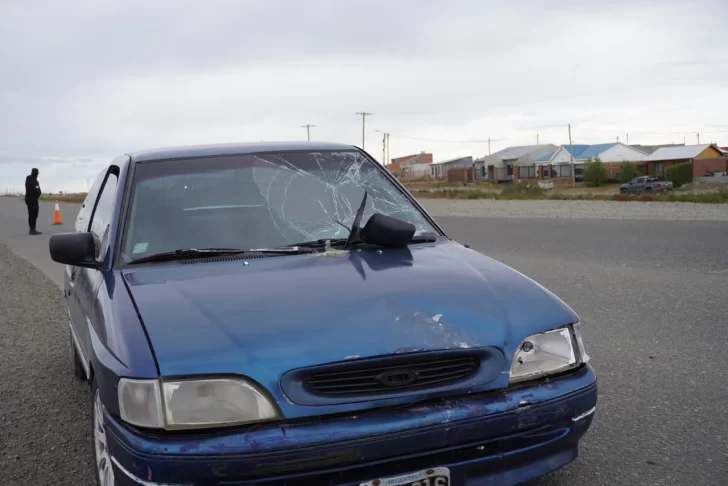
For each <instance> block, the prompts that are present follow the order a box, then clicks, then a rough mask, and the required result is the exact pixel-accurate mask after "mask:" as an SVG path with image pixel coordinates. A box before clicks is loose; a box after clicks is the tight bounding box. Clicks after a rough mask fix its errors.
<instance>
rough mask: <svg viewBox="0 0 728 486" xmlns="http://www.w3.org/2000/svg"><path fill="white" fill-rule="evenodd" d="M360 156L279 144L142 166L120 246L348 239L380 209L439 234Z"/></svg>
mask: <svg viewBox="0 0 728 486" xmlns="http://www.w3.org/2000/svg"><path fill="white" fill-rule="evenodd" d="M374 164H375V163H374V162H371V161H370V160H368V159H367V158H366V157H365V156H364V155H363V154H361V153H360V152H357V151H344V152H285V153H278V154H254V155H236V156H224V157H211V158H197V159H183V160H166V161H159V162H145V163H141V164H138V165H137V167H136V171H135V175H134V185H133V195H132V199H131V205H130V208H129V217H128V223H127V226H126V233H125V238H124V245H123V249H122V253H123V254H124V255H125V256H126V257H127V258H132V259H135V258H139V257H140V256H144V255H149V254H155V253H160V252H165V251H172V250H176V249H180V248H245V249H251V248H272V247H279V246H285V245H289V244H292V243H296V242H301V241H311V240H318V239H323V238H346V237H347V236H348V234H349V229H348V228H350V227H351V223H352V221H353V220H354V217H355V214H356V211H357V209H358V207H359V205H360V203H361V201H362V198H363V197H364V191H365V190H366V191H367V193H368V201H367V204H366V210H365V212H364V216H363V217H362V221H361V225H362V226H363V225H364V224H366V222H367V220H368V219H369V217H370V216H371V215H372V214H373V213H375V212H379V213H382V214H386V215H388V216H393V217H396V218H399V219H402V220H405V221H408V222H410V223H412V224H414V225H415V227H416V234H420V233H430V232H435V229H434V228H433V227H432V226H431V225H430V224H429V223H428V222H427V220H426V219H425V217H424V216H423V214H422V213H421V212H420V211H419V210H418V209H417V208H416V207H415V206H413V205H412V203H411V202H410V201H409V200H408V199H407V198H406V197H405V195H404V194H403V193H402V192H400V191H399V189H397V188H396V187H395V186H394V185H393V184H392V183H391V182H389V181H388V180H387V179H386V178H385V177H384V175H383V174H382V173H381V172H380V170H381V169H380V168H378V167H376V166H375V165H374Z"/></svg>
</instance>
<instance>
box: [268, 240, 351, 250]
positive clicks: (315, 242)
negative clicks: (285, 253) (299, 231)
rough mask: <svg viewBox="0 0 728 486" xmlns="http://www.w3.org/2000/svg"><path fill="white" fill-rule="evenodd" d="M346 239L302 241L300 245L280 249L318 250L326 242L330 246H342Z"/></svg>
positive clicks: (295, 244) (294, 244)
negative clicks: (300, 248)
mask: <svg viewBox="0 0 728 486" xmlns="http://www.w3.org/2000/svg"><path fill="white" fill-rule="evenodd" d="M346 240H347V238H321V239H320V240H311V241H302V242H300V243H293V244H291V245H286V246H283V247H281V249H285V248H296V247H299V246H300V247H304V248H318V247H320V246H324V245H325V244H326V242H327V241H328V242H329V243H330V244H331V246H335V245H343V244H345V243H346Z"/></svg>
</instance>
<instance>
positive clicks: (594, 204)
mask: <svg viewBox="0 0 728 486" xmlns="http://www.w3.org/2000/svg"><path fill="white" fill-rule="evenodd" d="M419 202H420V203H421V204H422V205H423V206H424V207H425V209H426V210H427V211H428V212H429V213H430V214H431V215H432V216H434V217H436V218H437V217H442V216H461V217H472V218H483V217H486V218H493V217H499V218H557V219H558V218H565V219H632V220H661V221H728V204H697V203H671V202H622V201H550V200H544V201H521V200H510V201H503V200H500V201H497V200H491V199H477V200H465V199H427V198H420V199H419Z"/></svg>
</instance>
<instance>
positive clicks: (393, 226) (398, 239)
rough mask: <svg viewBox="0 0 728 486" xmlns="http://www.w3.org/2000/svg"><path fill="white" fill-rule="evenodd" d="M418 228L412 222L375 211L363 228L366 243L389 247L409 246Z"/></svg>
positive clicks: (363, 238) (362, 234)
mask: <svg viewBox="0 0 728 486" xmlns="http://www.w3.org/2000/svg"><path fill="white" fill-rule="evenodd" d="M416 230H417V228H416V227H415V225H413V224H412V223H408V222H407V221H402V220H401V219H397V218H393V217H391V216H387V215H385V214H382V213H374V214H372V215H371V217H370V218H369V221H367V224H366V225H364V227H363V228H362V229H361V239H362V240H363V241H364V242H365V243H371V244H373V245H379V246H384V247H387V248H407V244H408V243H409V241H410V239H412V236H413V235H414V234H415V231H416Z"/></svg>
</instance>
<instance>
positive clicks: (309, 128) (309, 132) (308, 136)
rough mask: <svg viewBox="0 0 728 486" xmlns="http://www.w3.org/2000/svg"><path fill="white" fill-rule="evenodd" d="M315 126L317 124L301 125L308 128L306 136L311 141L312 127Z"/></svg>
mask: <svg viewBox="0 0 728 486" xmlns="http://www.w3.org/2000/svg"><path fill="white" fill-rule="evenodd" d="M315 126H316V125H310V124H306V125H301V128H305V129H306V138H307V139H308V141H309V142H310V141H311V128H312V127H315Z"/></svg>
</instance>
